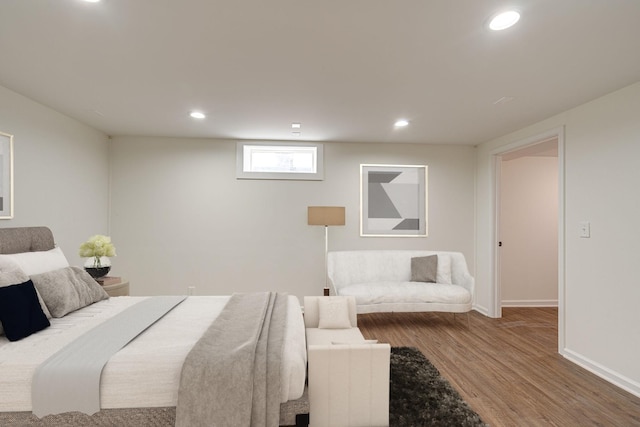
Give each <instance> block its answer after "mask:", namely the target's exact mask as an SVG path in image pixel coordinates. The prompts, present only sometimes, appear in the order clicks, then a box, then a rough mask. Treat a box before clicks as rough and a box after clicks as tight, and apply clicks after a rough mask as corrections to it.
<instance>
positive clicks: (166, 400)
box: [0, 296, 306, 412]
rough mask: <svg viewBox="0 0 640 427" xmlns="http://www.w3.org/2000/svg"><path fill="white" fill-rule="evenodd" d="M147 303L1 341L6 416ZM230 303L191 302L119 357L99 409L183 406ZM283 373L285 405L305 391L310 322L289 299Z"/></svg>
mask: <svg viewBox="0 0 640 427" xmlns="http://www.w3.org/2000/svg"><path fill="white" fill-rule="evenodd" d="M142 299H145V297H118V298H110V299H108V300H104V301H100V302H98V303H95V304H92V305H90V306H89V307H86V308H83V309H81V310H78V311H76V312H73V313H70V314H68V315H66V316H65V317H63V318H60V319H51V326H50V327H49V328H47V329H45V330H43V331H40V332H38V333H36V334H34V335H31V336H29V337H27V338H25V339H23V340H20V341H16V342H9V341H8V340H7V339H6V337H4V336H1V337H0V411H2V412H8V411H31V378H32V377H33V373H34V371H35V369H36V367H37V366H38V365H39V364H40V363H42V362H43V361H44V360H46V359H47V358H48V357H49V356H51V355H52V354H53V353H55V352H56V351H57V350H59V349H60V348H62V346H64V345H65V344H66V343H68V342H70V341H72V340H73V339H75V338H76V337H78V336H80V335H81V334H82V333H84V332H86V331H87V330H89V329H91V328H92V327H93V326H95V325H97V324H99V323H101V322H103V321H104V320H105V319H107V318H108V317H110V316H112V315H113V314H115V313H117V312H119V311H122V310H124V309H125V308H127V307H129V306H131V305H132V304H135V303H136V302H138V301H141V300H142ZM228 299H229V297H228V296H223V297H221V296H198V297H189V298H187V299H186V300H185V301H184V302H183V303H182V304H180V305H179V306H177V307H176V308H175V309H173V310H172V311H171V312H169V313H168V314H167V315H166V316H165V317H163V318H162V319H160V320H159V321H158V322H157V323H156V324H155V325H153V326H152V327H151V328H149V329H147V330H146V331H145V332H144V333H142V334H141V335H140V336H139V337H137V338H136V339H135V340H134V341H133V342H131V343H130V344H129V345H127V346H126V347H125V348H124V349H122V350H121V351H119V352H118V353H117V354H116V355H114V356H113V357H112V358H111V359H110V360H109V362H108V363H107V365H106V366H105V368H104V370H103V371H102V378H101V388H100V394H101V396H100V404H101V407H102V408H103V409H108V408H144V407H165V406H176V403H177V398H178V385H179V383H180V372H181V369H182V363H183V361H184V359H185V357H186V356H187V354H188V352H189V350H190V349H191V347H192V346H193V345H194V344H195V342H196V341H197V340H198V339H199V338H200V336H201V335H202V334H203V333H204V331H205V330H206V329H207V328H208V327H209V325H210V324H211V322H212V321H213V320H214V319H215V318H216V317H217V316H218V314H219V313H220V311H221V310H222V308H223V307H224V305H225V304H226V302H227V301H228ZM285 336H286V338H285V342H286V344H285V351H284V354H283V359H284V360H283V365H282V366H283V369H282V371H281V377H282V380H281V402H285V401H287V400H294V399H298V398H300V397H301V396H302V393H303V391H304V382H305V373H306V348H305V347H306V346H305V337H304V322H303V319H302V315H301V311H300V305H299V302H298V299H297V298H296V297H295V296H290V297H289V321H288V322H287V330H286V331H285Z"/></svg>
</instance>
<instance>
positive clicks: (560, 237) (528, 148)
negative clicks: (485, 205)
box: [490, 127, 565, 349]
mask: <svg viewBox="0 0 640 427" xmlns="http://www.w3.org/2000/svg"><path fill="white" fill-rule="evenodd" d="M548 150H552V151H548ZM556 153H557V154H556ZM551 154H553V155H554V156H555V157H554V158H555V161H556V166H557V168H556V170H557V173H556V180H557V209H556V212H555V217H556V221H555V224H556V227H555V230H556V236H557V239H556V242H557V245H556V251H555V252H554V254H555V255H556V256H557V263H556V265H555V266H554V267H555V268H553V267H552V269H553V270H555V272H556V275H557V276H556V277H557V281H555V283H557V288H556V289H557V290H556V291H555V295H556V298H555V299H554V298H552V297H551V298H549V297H545V296H543V297H541V298H536V297H532V296H531V295H532V294H531V293H529V294H527V292H534V291H535V287H534V286H532V285H531V283H525V284H524V285H521V286H520V289H519V290H517V291H516V292H521V294H520V295H524V296H523V297H512V300H509V301H510V302H509V305H524V304H530V305H535V304H539V305H551V304H557V307H558V348H559V349H561V348H563V347H564V337H565V333H564V327H565V321H564V312H565V307H564V304H565V302H564V128H563V127H560V128H556V129H552V130H549V131H547V132H544V133H542V134H539V135H536V136H533V137H531V138H527V139H524V140H520V141H515V142H513V143H511V144H508V145H506V146H502V147H500V148H498V149H496V150H495V151H493V152H492V155H493V185H494V194H493V204H494V208H493V219H494V222H493V227H492V228H493V240H494V246H493V247H494V249H493V250H492V251H491V255H490V256H491V257H492V259H493V261H492V264H493V268H492V296H493V297H492V299H493V300H492V304H493V307H492V309H491V310H490V315H491V316H492V317H502V305H503V291H504V289H503V285H504V286H509V284H508V283H504V284H503V283H501V276H502V274H501V273H502V264H503V260H502V259H501V258H502V255H501V254H502V247H501V246H500V245H501V242H502V236H501V210H502V206H501V201H502V200H501V199H502V179H501V176H502V166H503V160H504V161H510V160H514V159H517V158H521V157H536V156H542V155H546V156H549V155H551ZM522 227H529V228H533V231H534V232H535V231H536V230H537V229H538V226H537V225H531V224H529V223H527V224H519V225H516V226H515V228H516V230H517V229H518V228H522ZM502 244H503V245H506V244H509V243H507V241H506V240H505V241H504V242H503V243H502ZM503 247H505V246H503ZM523 258H524V259H525V260H526V255H524V256H521V259H520V262H522V259H523ZM504 261H506V262H509V260H508V259H507V260H504ZM515 270H516V271H517V268H516V269H515ZM516 274H517V273H516ZM519 274H520V275H521V276H522V272H519ZM507 289H508V288H507ZM510 291H511V289H509V292H510ZM509 292H507V294H506V295H513V294H511V293H509ZM547 292H548V290H547ZM547 295H548V294H547ZM536 299H537V300H536ZM556 301H557V302H556Z"/></svg>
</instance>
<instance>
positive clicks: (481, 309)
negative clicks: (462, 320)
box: [471, 304, 491, 317]
mask: <svg viewBox="0 0 640 427" xmlns="http://www.w3.org/2000/svg"><path fill="white" fill-rule="evenodd" d="M471 309H472V310H475V311H477V312H478V313H480V314H483V315H485V316H487V317H491V316H489V310H487V308H486V307H483V306H481V305H477V304H474V305H473V307H471Z"/></svg>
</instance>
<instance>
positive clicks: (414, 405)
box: [389, 347, 487, 427]
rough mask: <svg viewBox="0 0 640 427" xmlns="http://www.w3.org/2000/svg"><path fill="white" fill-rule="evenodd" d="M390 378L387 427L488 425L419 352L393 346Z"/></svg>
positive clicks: (413, 349) (475, 426)
mask: <svg viewBox="0 0 640 427" xmlns="http://www.w3.org/2000/svg"><path fill="white" fill-rule="evenodd" d="M390 376H391V382H390V387H389V425H390V426H393V427H399V426H412V427H419V426H451V427H454V426H456V427H457V426H464V427H480V426H487V424H485V423H484V422H483V421H482V420H481V419H480V416H478V414H476V413H475V412H474V411H473V410H472V409H471V408H470V407H469V406H468V405H467V403H466V402H465V401H464V400H462V398H461V397H460V395H459V394H458V392H457V391H456V390H455V389H454V388H453V387H452V386H451V384H449V382H448V381H447V380H446V379H444V378H443V377H442V376H441V375H440V372H438V370H437V369H436V368H435V366H433V365H432V364H431V362H429V360H428V359H427V358H426V357H425V356H424V355H423V354H422V353H421V352H420V350H418V349H416V348H413V347H392V348H391V375H390Z"/></svg>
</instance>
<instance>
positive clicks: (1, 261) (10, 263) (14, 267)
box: [0, 255, 20, 273]
mask: <svg viewBox="0 0 640 427" xmlns="http://www.w3.org/2000/svg"><path fill="white" fill-rule="evenodd" d="M12 271H20V266H19V265H18V264H17V263H16V262H15V261H14V260H12V259H11V258H5V257H4V256H3V255H0V273H9V272H12Z"/></svg>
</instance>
